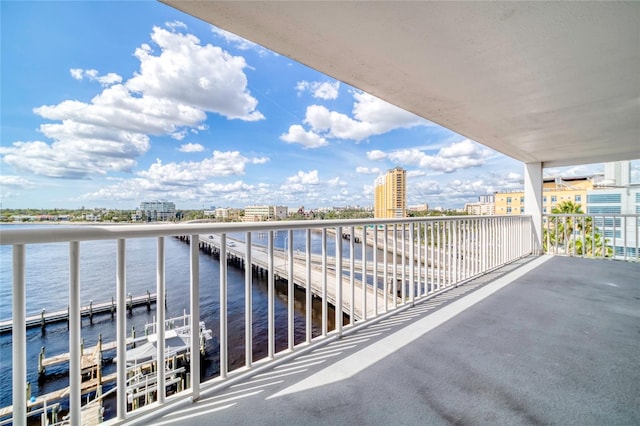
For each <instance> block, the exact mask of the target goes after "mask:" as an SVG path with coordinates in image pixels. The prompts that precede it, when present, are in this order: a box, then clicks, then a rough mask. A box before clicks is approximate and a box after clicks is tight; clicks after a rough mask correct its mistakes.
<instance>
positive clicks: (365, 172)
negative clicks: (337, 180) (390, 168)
mask: <svg viewBox="0 0 640 426" xmlns="http://www.w3.org/2000/svg"><path fill="white" fill-rule="evenodd" d="M356 173H360V174H363V175H377V174H379V173H380V169H379V168H378V167H372V168H369V167H356Z"/></svg>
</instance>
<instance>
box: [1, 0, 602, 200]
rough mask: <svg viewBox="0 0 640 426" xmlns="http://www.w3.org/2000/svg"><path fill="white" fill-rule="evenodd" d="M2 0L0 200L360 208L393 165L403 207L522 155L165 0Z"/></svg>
mask: <svg viewBox="0 0 640 426" xmlns="http://www.w3.org/2000/svg"><path fill="white" fill-rule="evenodd" d="M1 7H2V82H1V83H2V117H1V119H2V126H1V129H2V130H1V141H2V145H1V147H0V167H1V172H0V195H1V196H2V207H4V208H19V207H34V208H54V207H57V208H79V207H81V206H85V207H108V208H124V209H134V208H136V206H138V205H139V204H140V202H141V201H145V200H153V199H167V200H171V201H174V202H175V203H176V206H177V207H178V208H183V209H190V208H194V209H195V208H202V207H203V206H204V207H206V208H208V207H210V206H216V207H244V206H246V205H251V204H278V205H287V206H289V207H299V206H302V205H304V206H305V207H307V208H317V207H330V206H347V205H352V206H353V205H360V206H369V205H372V204H373V193H372V185H373V181H374V179H375V178H376V176H378V174H380V173H382V172H384V171H386V170H387V169H389V168H392V167H396V166H400V167H404V168H405V169H406V170H407V172H408V176H409V178H408V185H407V197H408V204H409V205H414V204H421V203H428V204H429V206H430V207H444V208H461V207H463V205H464V203H465V202H473V201H477V197H478V196H479V195H482V194H486V193H492V192H494V191H501V190H513V189H520V188H521V187H522V182H521V181H522V164H521V163H520V162H518V161H515V160H512V159H510V158H508V157H505V156H503V155H501V154H499V153H497V152H495V151H493V150H490V149H488V148H486V147H483V146H481V145H479V144H477V143H475V142H473V141H470V140H467V139H465V138H464V137H462V136H460V135H457V134H455V133H453V132H451V131H449V130H447V129H444V128H442V127H439V126H437V125H434V124H432V123H430V122H428V121H426V120H424V119H422V118H419V117H417V116H415V115H412V114H410V113H408V112H405V111H402V110H400V109H398V108H396V107H394V106H392V105H389V104H387V103H385V102H383V101H381V100H379V99H377V98H375V97H372V96H370V95H368V94H366V93H363V92H361V91H359V90H356V89H354V88H352V87H350V86H348V85H346V84H344V83H341V82H338V81H335V80H333V79H332V78H330V77H327V76H325V75H323V74H321V73H318V72H316V71H314V70H312V69H310V68H308V67H306V66H304V65H301V64H298V63H296V62H294V61H292V60H290V59H288V58H286V57H283V56H280V55H277V54H275V53H273V52H270V51H268V50H266V49H264V48H262V47H260V46H257V45H255V44H252V43H249V42H247V41H245V40H242V39H240V38H238V37H236V36H233V35H231V34H229V33H225V32H224V31H221V30H219V29H217V28H215V27H212V26H211V25H209V24H206V23H203V22H201V21H199V20H196V19H194V18H192V17H190V16H188V15H185V14H183V13H181V12H179V11H177V10H174V9H172V8H170V7H168V6H166V5H163V4H161V3H157V2H118V3H117V4H113V3H109V2H6V1H3V2H2V3H1ZM599 170H602V166H598V165H596V166H579V167H575V168H571V169H565V170H563V173H564V174H573V175H579V174H584V173H591V172H593V171H599ZM547 172H548V173H554V172H556V171H554V170H551V171H547Z"/></svg>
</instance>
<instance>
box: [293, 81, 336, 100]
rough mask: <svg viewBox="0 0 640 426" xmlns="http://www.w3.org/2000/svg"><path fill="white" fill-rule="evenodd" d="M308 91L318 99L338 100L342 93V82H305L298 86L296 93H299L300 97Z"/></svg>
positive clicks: (300, 82)
mask: <svg viewBox="0 0 640 426" xmlns="http://www.w3.org/2000/svg"><path fill="white" fill-rule="evenodd" d="M307 91H308V92H310V93H311V96H313V97H314V98H316V99H324V100H332V99H337V98H338V94H339V92H340V82H339V81H334V82H330V81H305V80H303V81H299V82H298V83H297V84H296V92H298V96H300V95H302V93H304V92H307Z"/></svg>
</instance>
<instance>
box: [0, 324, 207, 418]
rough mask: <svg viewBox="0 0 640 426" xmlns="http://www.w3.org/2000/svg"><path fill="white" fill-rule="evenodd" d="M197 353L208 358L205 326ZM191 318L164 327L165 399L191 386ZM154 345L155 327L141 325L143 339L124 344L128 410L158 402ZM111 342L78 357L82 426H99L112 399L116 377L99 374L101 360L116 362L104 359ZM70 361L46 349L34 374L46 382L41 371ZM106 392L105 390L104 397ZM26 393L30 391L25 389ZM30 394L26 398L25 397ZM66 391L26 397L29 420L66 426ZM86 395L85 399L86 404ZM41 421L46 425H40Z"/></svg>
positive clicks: (0, 413)
mask: <svg viewBox="0 0 640 426" xmlns="http://www.w3.org/2000/svg"><path fill="white" fill-rule="evenodd" d="M199 328H200V333H199V337H198V338H199V340H200V343H199V348H200V354H197V355H196V356H200V355H204V354H205V352H206V342H207V341H209V340H211V339H212V338H213V335H212V331H211V330H210V329H207V328H206V326H205V323H204V321H200V322H199ZM190 331H191V316H190V315H189V314H187V313H183V315H182V316H180V317H174V318H170V319H167V320H166V321H165V331H164V341H165V366H164V368H165V393H166V394H167V395H170V394H172V393H175V392H180V391H181V390H182V389H185V388H186V387H188V386H189V382H190V376H189V370H190V368H189V362H190V359H191V353H190V352H191V337H190ZM157 343H158V334H157V332H156V321H155V320H154V321H153V322H151V323H148V324H146V325H145V328H144V336H139V337H137V338H136V337H135V336H132V337H131V338H129V339H127V351H126V377H127V383H126V392H127V405H128V408H127V409H128V410H135V409H137V408H139V407H141V406H144V405H146V404H148V403H150V402H152V401H154V400H156V399H157V392H158V383H157V371H158V362H157ZM115 348H116V345H115V342H109V343H104V344H103V343H102V338H101V337H100V340H99V342H98V344H97V345H96V346H95V347H93V348H87V349H86V350H84V351H83V357H82V360H81V362H82V377H83V382H82V394H83V400H85V401H87V403H86V404H84V405H83V407H82V415H83V419H85V420H87V421H86V422H84V421H83V424H97V423H101V422H102V420H103V419H102V414H103V412H104V410H103V408H102V401H103V400H104V399H105V398H106V397H108V396H110V395H112V394H113V393H114V392H115V390H116V389H117V388H116V387H113V383H115V381H116V378H117V374H116V373H113V374H107V375H103V374H102V368H103V366H104V365H105V360H107V359H109V360H111V359H113V360H114V361H115V360H116V359H115V358H111V357H105V356H104V353H105V352H108V351H113V350H115ZM68 361H69V354H68V353H66V354H59V355H55V356H53V357H51V358H46V357H45V356H44V348H43V350H42V352H41V356H40V360H39V365H38V369H39V372H40V379H41V380H46V375H45V371H46V369H45V367H47V366H50V365H54V364H60V363H64V362H68ZM105 387H106V388H107V389H109V388H110V389H109V390H107V391H106V392H105V391H104V390H105ZM29 388H30V387H29ZM29 393H30V392H29ZM68 394H69V388H68V387H65V388H62V389H58V390H56V391H53V392H50V393H47V394H45V395H40V396H35V395H34V396H32V395H30V394H29V395H27V406H28V409H29V413H30V414H29V416H36V415H40V416H46V417H47V418H48V419H50V420H48V421H51V422H54V423H55V422H56V421H57V420H58V419H62V420H64V416H62V415H61V414H62V413H60V407H61V406H64V405H65V401H66V400H67V399H68ZM84 395H87V398H86V399H84ZM12 415H13V407H12V406H8V407H4V408H0V425H2V424H9V423H11V421H12V419H11V416H12ZM43 421H44V420H43Z"/></svg>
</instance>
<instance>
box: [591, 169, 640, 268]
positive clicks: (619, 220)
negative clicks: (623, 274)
mask: <svg viewBox="0 0 640 426" xmlns="http://www.w3.org/2000/svg"><path fill="white" fill-rule="evenodd" d="M630 175H631V170H630V163H629V162H628V161H618V162H615V163H607V164H605V173H604V180H603V181H602V183H601V184H600V185H597V186H596V187H594V188H593V189H592V190H590V191H588V192H587V209H586V213H587V214H590V215H593V221H594V225H595V226H596V229H598V230H599V232H601V233H602V234H603V236H604V237H605V239H606V241H607V244H608V245H610V246H611V247H612V248H613V250H614V255H615V256H618V257H624V256H626V257H636V256H637V255H638V253H637V250H638V247H637V246H638V235H640V222H638V221H637V219H636V218H635V217H625V216H624V215H628V214H640V184H632V183H631V182H630ZM599 215H606V216H607V217H605V216H601V217H599Z"/></svg>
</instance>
